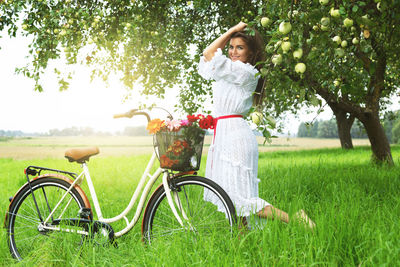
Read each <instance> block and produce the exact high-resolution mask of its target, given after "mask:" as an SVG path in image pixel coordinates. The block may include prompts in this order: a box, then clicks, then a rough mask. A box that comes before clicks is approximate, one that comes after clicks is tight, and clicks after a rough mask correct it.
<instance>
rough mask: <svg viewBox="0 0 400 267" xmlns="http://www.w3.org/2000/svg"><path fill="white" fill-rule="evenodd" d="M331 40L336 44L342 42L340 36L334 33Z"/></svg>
mask: <svg viewBox="0 0 400 267" xmlns="http://www.w3.org/2000/svg"><path fill="white" fill-rule="evenodd" d="M332 41H334V42H335V43H337V44H338V45H340V44H341V43H342V39H341V38H340V36H338V35H336V36H335V37H333V38H332Z"/></svg>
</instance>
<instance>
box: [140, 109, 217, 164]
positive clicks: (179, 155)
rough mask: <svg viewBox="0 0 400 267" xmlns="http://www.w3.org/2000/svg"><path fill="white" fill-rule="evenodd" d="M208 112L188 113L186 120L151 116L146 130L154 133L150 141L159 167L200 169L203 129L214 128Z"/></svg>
mask: <svg viewBox="0 0 400 267" xmlns="http://www.w3.org/2000/svg"><path fill="white" fill-rule="evenodd" d="M213 121H214V119H213V117H211V116H210V115H208V116H204V115H188V116H187V119H185V120H169V119H166V120H160V119H154V120H152V121H150V122H149V124H148V125H147V130H148V131H149V132H150V133H151V134H154V137H153V142H154V149H155V151H156V154H157V157H158V159H159V160H160V166H161V168H164V169H170V170H173V171H191V170H198V169H199V168H200V161H201V153H202V151H203V142H204V135H205V130H206V129H213Z"/></svg>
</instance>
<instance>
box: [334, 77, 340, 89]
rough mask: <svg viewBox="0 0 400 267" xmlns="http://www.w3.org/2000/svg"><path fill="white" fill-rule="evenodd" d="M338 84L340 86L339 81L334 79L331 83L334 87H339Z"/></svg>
mask: <svg viewBox="0 0 400 267" xmlns="http://www.w3.org/2000/svg"><path fill="white" fill-rule="evenodd" d="M340 84H341V81H340V79H336V80H334V81H333V85H334V86H336V87H338V86H340Z"/></svg>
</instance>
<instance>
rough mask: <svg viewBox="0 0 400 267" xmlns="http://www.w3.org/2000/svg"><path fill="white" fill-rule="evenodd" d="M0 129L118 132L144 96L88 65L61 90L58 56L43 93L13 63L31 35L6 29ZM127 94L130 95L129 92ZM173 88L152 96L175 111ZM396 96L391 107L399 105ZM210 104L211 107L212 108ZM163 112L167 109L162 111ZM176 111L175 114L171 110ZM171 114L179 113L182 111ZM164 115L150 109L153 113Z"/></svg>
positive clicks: (0, 42) (22, 59)
mask: <svg viewBox="0 0 400 267" xmlns="http://www.w3.org/2000/svg"><path fill="white" fill-rule="evenodd" d="M0 36H1V37H2V38H0V47H1V49H0V81H1V84H0V130H20V131H23V132H27V133H33V132H36V133H46V132H48V131H49V130H50V129H56V128H57V129H64V128H68V127H72V126H76V127H91V128H93V129H94V130H96V131H107V132H117V131H122V130H123V129H124V128H125V127H127V126H135V125H145V124H146V120H145V119H144V117H141V118H139V117H137V118H135V119H134V120H128V119H113V118H112V116H113V114H117V113H123V112H126V111H128V110H130V109H133V108H137V107H138V105H139V103H140V102H143V101H145V102H146V100H145V99H144V97H143V96H140V95H139V94H138V93H137V91H135V90H132V91H127V90H126V89H125V88H124V86H123V85H122V83H121V82H120V81H119V79H118V78H117V77H111V79H110V80H109V86H106V84H105V83H104V82H103V81H102V80H100V79H97V80H94V81H93V82H91V81H90V74H89V70H88V68H86V67H85V66H74V67H73V68H72V69H73V70H74V71H75V75H74V76H73V79H72V81H71V84H70V86H69V89H68V90H66V91H62V92H60V91H59V90H58V88H59V86H58V84H57V80H56V75H55V74H54V73H53V69H54V67H56V66H57V68H61V69H62V68H70V67H68V66H66V65H65V64H63V63H62V61H61V60H56V61H53V62H51V63H50V64H49V67H48V71H46V73H45V75H44V76H43V79H42V81H41V84H42V85H43V88H44V92H36V91H34V89H33V88H34V81H33V80H31V79H29V78H26V77H24V76H23V75H20V74H15V68H16V67H23V66H25V65H26V63H27V62H28V59H27V58H26V56H28V44H29V38H27V37H22V36H18V37H17V38H11V39H10V38H9V37H8V36H7V34H6V32H2V33H1V34H0ZM129 93H130V94H131V96H130V98H129V99H128V100H125V101H124V99H126V96H127V94H129ZM176 96H177V90H176V89H171V90H169V91H167V93H166V98H165V100H158V99H155V98H153V100H150V102H151V103H152V101H153V102H154V101H155V103H157V105H158V106H161V107H163V108H166V109H167V110H169V111H170V112H173V110H174V105H175V104H176V103H177V100H176V99H177V98H176ZM398 102H399V101H396V103H397V104H396V105H395V106H394V107H393V108H396V109H399V104H398ZM210 108H211V107H210ZM164 114H165V113H164ZM173 114H174V113H173ZM174 115H175V117H178V118H182V115H180V114H176V113H175V114H174ZM160 116H164V115H163V113H160V112H157V113H153V114H152V117H153V118H154V117H160ZM315 116H316V110H314V111H312V112H311V113H308V114H307V113H306V112H305V110H302V111H301V112H300V116H299V117H295V116H293V115H290V114H289V115H288V116H287V117H286V123H285V125H286V127H285V129H284V132H285V133H289V134H291V135H293V134H296V133H297V129H298V126H299V124H300V123H301V122H310V121H311V120H312V119H313V118H314V117H315ZM331 117H332V112H331V111H330V109H329V108H326V109H325V111H324V112H323V113H321V114H320V115H319V116H318V118H317V119H319V120H327V119H330V118H331Z"/></svg>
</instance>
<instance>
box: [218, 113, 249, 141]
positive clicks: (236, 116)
mask: <svg viewBox="0 0 400 267" xmlns="http://www.w3.org/2000/svg"><path fill="white" fill-rule="evenodd" d="M229 118H243V116H242V115H226V116H220V117H217V118H214V120H213V124H214V138H213V143H214V140H215V134H216V133H217V123H218V120H223V119H229Z"/></svg>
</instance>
